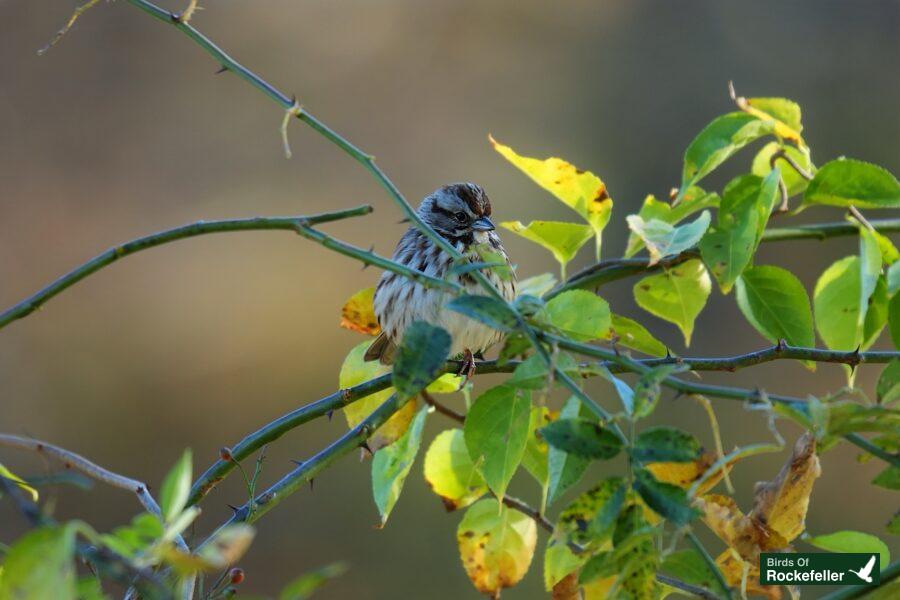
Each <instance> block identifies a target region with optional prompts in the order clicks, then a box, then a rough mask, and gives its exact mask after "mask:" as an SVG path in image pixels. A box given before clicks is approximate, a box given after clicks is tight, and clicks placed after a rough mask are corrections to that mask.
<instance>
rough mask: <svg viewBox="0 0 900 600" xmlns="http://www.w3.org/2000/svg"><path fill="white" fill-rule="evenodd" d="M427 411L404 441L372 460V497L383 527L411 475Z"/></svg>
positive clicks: (400, 440)
mask: <svg viewBox="0 0 900 600" xmlns="http://www.w3.org/2000/svg"><path fill="white" fill-rule="evenodd" d="M428 411H429V408H428V407H425V408H423V409H421V410H420V411H419V412H418V413H417V414H416V416H415V418H414V419H413V422H412V424H411V425H410V427H409V429H407V430H406V433H404V434H403V437H401V438H400V439H399V440H397V441H396V442H394V443H393V444H391V445H390V446H387V447H385V448H382V449H381V450H379V451H378V452H376V453H375V456H374V458H373V459H372V493H373V495H374V497H375V505H376V506H377V507H378V513H379V514H380V515H381V525H382V527H383V526H384V524H385V523H387V519H388V516H389V515H390V514H391V510H393V508H394V505H395V504H396V503H397V499H398V498H400V492H401V491H403V483H404V482H405V481H406V476H407V475H409V470H410V469H411V468H412V465H413V461H414V460H415V459H416V454H418V453H419V445H420V444H421V443H422V429H423V427H424V426H425V417H426V416H427V415H428Z"/></svg>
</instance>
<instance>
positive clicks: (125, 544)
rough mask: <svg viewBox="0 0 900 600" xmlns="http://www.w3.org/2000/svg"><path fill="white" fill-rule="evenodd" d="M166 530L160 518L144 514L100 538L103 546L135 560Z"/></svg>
mask: <svg viewBox="0 0 900 600" xmlns="http://www.w3.org/2000/svg"><path fill="white" fill-rule="evenodd" d="M164 533H165V530H164V528H163V523H162V521H161V520H160V518H159V517H157V516H156V515H154V514H151V513H148V512H144V513H140V514H139V515H136V516H135V517H134V518H133V519H131V523H129V524H128V525H122V526H120V527H116V528H115V529H114V530H113V531H112V533H106V534H103V535H101V536H100V539H101V541H102V542H103V545H104V546H106V547H108V548H111V549H112V550H114V551H115V552H118V553H119V554H121V555H122V556H124V557H126V558H135V557H136V556H137V555H138V554H141V553H143V552H145V551H146V550H147V549H148V548H149V547H150V546H151V545H152V544H154V543H155V542H156V541H157V540H159V539H160V538H161V537H162V536H163V534H164Z"/></svg>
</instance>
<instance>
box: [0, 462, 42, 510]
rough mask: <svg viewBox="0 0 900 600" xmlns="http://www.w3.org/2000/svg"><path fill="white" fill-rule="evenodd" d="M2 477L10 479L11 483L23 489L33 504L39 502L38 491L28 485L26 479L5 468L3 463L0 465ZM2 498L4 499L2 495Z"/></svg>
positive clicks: (0, 495) (0, 475)
mask: <svg viewBox="0 0 900 600" xmlns="http://www.w3.org/2000/svg"><path fill="white" fill-rule="evenodd" d="M0 477H3V478H4V479H9V480H10V481H12V482H14V483H15V484H16V486H17V487H18V488H19V489H21V490H22V491H24V492H25V493H27V494H28V495H29V496H30V497H31V501H32V502H37V501H38V491H37V490H36V489H34V488H33V487H31V486H30V485H28V483H27V482H26V481H25V480H24V479H22V478H21V477H19V476H18V475H16V474H15V473H13V472H12V471H10V470H9V469H7V468H6V467H5V466H3V463H0ZM0 497H2V494H0Z"/></svg>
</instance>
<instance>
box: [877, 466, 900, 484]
mask: <svg viewBox="0 0 900 600" xmlns="http://www.w3.org/2000/svg"><path fill="white" fill-rule="evenodd" d="M872 483H873V484H874V485H877V486H878V487H883V488H885V489H888V490H900V467H895V466H893V465H891V466H889V467H888V468H886V469H885V470H884V471H882V472H881V473H879V474H878V475H877V476H876V477H875V479H873V480H872Z"/></svg>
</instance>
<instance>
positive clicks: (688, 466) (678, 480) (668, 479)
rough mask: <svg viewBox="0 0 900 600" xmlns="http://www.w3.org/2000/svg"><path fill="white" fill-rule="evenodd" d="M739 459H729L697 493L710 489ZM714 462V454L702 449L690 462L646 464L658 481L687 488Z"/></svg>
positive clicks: (703, 492) (701, 493) (700, 493)
mask: <svg viewBox="0 0 900 600" xmlns="http://www.w3.org/2000/svg"><path fill="white" fill-rule="evenodd" d="M738 460H739V459H737V458H736V459H734V460H732V461H729V462H728V464H727V465H726V466H725V468H724V469H719V470H718V471H717V472H716V473H715V474H713V475H712V476H711V477H710V478H709V479H707V480H706V481H704V482H703V485H701V486H700V488H699V489H698V490H697V495H698V496H701V495H703V494H705V493H706V492H708V491H709V490H711V489H712V488H713V487H715V485H716V484H717V483H719V481H721V480H722V478H723V477H724V476H725V473H727V472H728V471H730V470H731V468H732V467H733V466H734V465H735V463H736V462H737V461H738ZM715 462H716V455H715V454H714V453H713V452H710V451H709V450H704V451H703V452H702V453H701V454H700V456H699V457H698V458H697V459H696V460H694V461H692V462H657V463H650V464H648V465H646V468H647V470H648V471H650V472H651V473H653V476H654V477H656V479H657V480H658V481H662V482H663V483H671V484H673V485H677V486H678V487H682V488H684V489H688V488H689V487H691V485H692V484H693V483H694V482H695V481H697V480H698V479H700V478H701V477H702V476H703V474H704V473H706V471H707V470H708V469H709V468H710V467H711V466H712V465H713V464H714V463H715Z"/></svg>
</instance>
